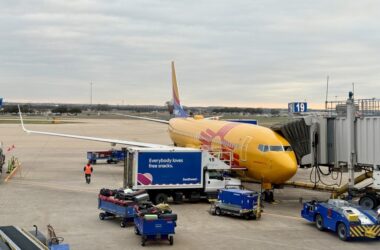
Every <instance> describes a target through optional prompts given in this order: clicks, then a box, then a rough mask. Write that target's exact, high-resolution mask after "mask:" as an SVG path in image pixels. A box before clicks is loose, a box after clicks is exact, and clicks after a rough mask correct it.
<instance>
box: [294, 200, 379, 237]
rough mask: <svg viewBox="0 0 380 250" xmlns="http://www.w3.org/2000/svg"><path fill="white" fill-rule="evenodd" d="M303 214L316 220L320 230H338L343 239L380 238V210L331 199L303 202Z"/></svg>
mask: <svg viewBox="0 0 380 250" xmlns="http://www.w3.org/2000/svg"><path fill="white" fill-rule="evenodd" d="M301 216H302V217H303V218H304V219H306V220H308V221H310V222H314V223H315V225H316V227H317V229H318V230H321V231H323V230H325V229H327V230H330V231H333V232H336V233H337V234H338V237H339V238H340V239H341V240H344V241H346V240H351V239H354V238H371V239H374V238H377V239H380V210H378V211H377V213H376V212H375V211H373V210H366V209H363V208H362V207H360V206H355V205H353V204H351V203H349V202H347V201H344V200H338V199H330V200H329V201H328V202H318V201H311V202H305V203H304V204H303V209H302V210H301Z"/></svg>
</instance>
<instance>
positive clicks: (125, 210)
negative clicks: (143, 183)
mask: <svg viewBox="0 0 380 250" xmlns="http://www.w3.org/2000/svg"><path fill="white" fill-rule="evenodd" d="M148 198H149V196H148V195H147V193H146V192H144V191H132V190H128V192H127V193H126V192H125V190H122V189H121V190H110V189H101V191H100V194H99V196H98V208H99V209H100V210H102V211H103V212H101V213H99V219H100V220H104V219H110V218H116V217H119V218H121V222H120V226H121V227H125V226H126V225H127V223H128V222H132V221H133V217H134V215H135V213H134V206H135V205H137V204H138V203H139V202H144V201H147V200H148Z"/></svg>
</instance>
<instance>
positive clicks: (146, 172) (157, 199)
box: [124, 147, 241, 204]
mask: <svg viewBox="0 0 380 250" xmlns="http://www.w3.org/2000/svg"><path fill="white" fill-rule="evenodd" d="M126 162H127V164H126V166H125V167H126V169H125V171H124V174H125V185H126V186H128V187H130V188H132V189H137V190H138V189H144V190H146V191H147V192H148V194H149V196H150V200H151V201H152V202H154V203H156V204H158V203H163V202H167V200H168V198H169V197H172V198H173V201H174V202H176V203H180V202H182V200H183V198H186V199H188V200H190V201H197V200H200V199H201V198H208V199H210V198H216V197H217V194H218V190H219V189H224V188H226V187H227V188H228V187H231V188H239V187H240V186H241V181H240V180H239V179H236V178H231V177H229V176H228V173H229V171H230V170H231V166H230V165H229V164H227V163H226V162H224V161H223V160H220V159H218V158H217V157H215V155H213V154H212V153H210V152H208V151H204V150H200V149H190V148H168V149H162V148H160V149H158V148H157V149H152V148H136V147H135V148H129V149H128V154H127V161H126Z"/></svg>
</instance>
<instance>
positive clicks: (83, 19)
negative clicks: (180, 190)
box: [0, 0, 380, 107]
mask: <svg viewBox="0 0 380 250" xmlns="http://www.w3.org/2000/svg"><path fill="white" fill-rule="evenodd" d="M379 7H380V4H379V3H378V2H377V1H360V2H358V1H327V0H324V1H317V2H315V1H303V0H292V1H286V2H285V1H280V0H277V1H274V0H270V1H259V0H256V1H248V0H246V1H245V0H239V1H234V2H231V1H227V0H225V1H216V0H214V1H196V2H194V1H189V0H188V1H153V0H151V1H150V0H143V1H124V0H114V1H58V0H57V1H37V0H34V1H17V2H15V1H2V2H1V3H0V29H1V30H2V32H1V33H0V39H1V41H2V42H1V43H0V54H1V57H0V84H1V92H2V94H1V95H2V96H4V97H5V98H6V99H7V100H29V101H34V102H38V101H44V100H49V101H57V102H82V103H83V102H89V98H88V96H89V83H90V82H94V102H98V103H112V104H115V103H122V102H124V103H131V104H163V103H164V102H165V101H166V100H168V99H169V98H170V71H169V70H170V61H171V60H173V59H174V60H175V61H176V67H177V76H178V79H179V82H180V88H181V98H182V99H183V100H182V102H183V103H184V104H187V105H203V106H207V105H230V106H237V105H241V106H258V105H261V106H262V105H274V106H283V107H287V103H288V102H291V101H294V100H304V99H306V100H308V101H310V102H312V103H318V102H323V101H324V98H325V82H326V76H327V75H330V79H331V82H330V86H331V89H330V92H331V96H333V97H334V96H336V95H337V96H346V93H347V91H348V90H350V89H351V84H352V82H355V83H356V91H357V93H358V94H357V95H358V96H361V97H373V96H374V95H375V96H376V92H377V91H378V90H377V86H378V82H379V80H380V70H379V69H380V62H379V60H380V59H379V58H378V55H379V54H380V49H379V45H378V44H380V26H379V25H378V13H377V10H378V9H379ZM25 90H27V91H25Z"/></svg>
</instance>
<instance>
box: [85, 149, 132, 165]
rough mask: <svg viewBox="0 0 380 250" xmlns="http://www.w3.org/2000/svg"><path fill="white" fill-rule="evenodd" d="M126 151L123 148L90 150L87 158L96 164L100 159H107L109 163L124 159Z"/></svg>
mask: <svg viewBox="0 0 380 250" xmlns="http://www.w3.org/2000/svg"><path fill="white" fill-rule="evenodd" d="M124 158H125V153H124V151H123V150H114V149H113V150H107V151H89V152H87V160H88V161H89V162H90V163H91V164H96V163H97V162H98V161H99V160H105V161H106V162H107V163H108V164H110V163H118V162H119V161H124Z"/></svg>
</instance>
